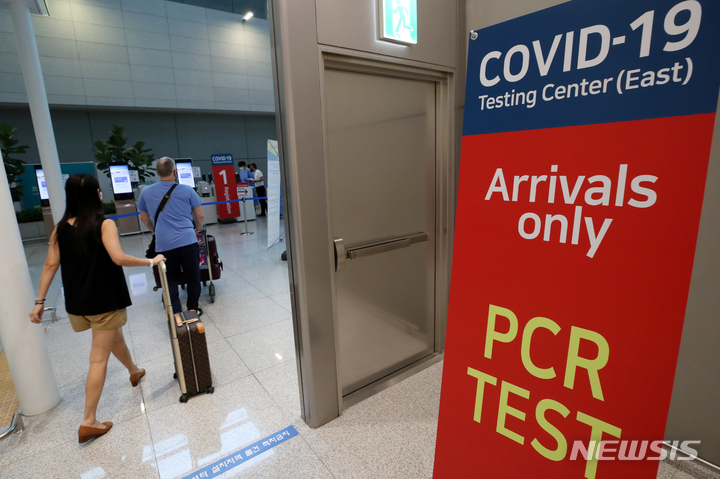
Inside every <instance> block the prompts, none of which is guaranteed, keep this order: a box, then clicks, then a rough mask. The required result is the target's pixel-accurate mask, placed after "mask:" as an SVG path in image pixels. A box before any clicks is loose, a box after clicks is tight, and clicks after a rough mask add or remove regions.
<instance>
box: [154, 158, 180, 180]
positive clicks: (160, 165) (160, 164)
mask: <svg viewBox="0 0 720 479" xmlns="http://www.w3.org/2000/svg"><path fill="white" fill-rule="evenodd" d="M174 170H175V162H174V161H173V159H172V158H168V157H167V156H163V157H162V158H160V159H159V160H158V161H157V165H155V171H156V172H157V174H158V176H159V177H160V178H167V177H168V176H170V175H172V172H173V171H174Z"/></svg>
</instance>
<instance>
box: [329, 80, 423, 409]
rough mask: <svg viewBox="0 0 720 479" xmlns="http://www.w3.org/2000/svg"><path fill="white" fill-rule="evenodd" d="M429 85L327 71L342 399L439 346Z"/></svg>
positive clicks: (330, 188) (330, 183)
mask: <svg viewBox="0 0 720 479" xmlns="http://www.w3.org/2000/svg"><path fill="white" fill-rule="evenodd" d="M435 88H436V86H435V83H433V82H425V81H415V80H408V79H404V78H395V77H389V76H381V75H374V74H366V73H356V72H347V71H335V70H326V71H325V76H324V90H325V95H324V110H325V131H326V134H327V137H326V143H325V144H326V148H327V170H328V172H327V173H328V182H329V185H328V191H329V192H330V210H331V212H332V214H331V219H332V225H331V228H332V233H333V237H334V243H335V250H336V251H335V253H336V272H335V277H334V279H335V291H336V305H337V327H338V348H337V350H338V353H339V359H338V361H339V371H340V380H341V385H342V395H343V396H347V395H348V394H351V393H353V392H355V391H358V390H359V389H361V388H364V387H366V386H368V385H371V384H372V383H374V382H375V381H378V380H380V379H382V378H383V377H385V376H387V375H389V374H392V373H394V372H396V371H398V370H400V369H402V368H404V367H406V366H409V365H410V364H412V363H414V362H416V361H418V360H420V359H422V358H424V357H426V356H429V355H431V354H433V352H434V349H435V129H436V118H435Z"/></svg>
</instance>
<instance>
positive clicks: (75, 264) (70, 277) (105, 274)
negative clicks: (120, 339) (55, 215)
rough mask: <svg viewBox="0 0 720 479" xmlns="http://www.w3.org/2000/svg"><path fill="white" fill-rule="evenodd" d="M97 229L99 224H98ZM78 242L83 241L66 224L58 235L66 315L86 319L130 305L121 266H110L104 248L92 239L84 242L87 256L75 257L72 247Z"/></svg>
mask: <svg viewBox="0 0 720 479" xmlns="http://www.w3.org/2000/svg"><path fill="white" fill-rule="evenodd" d="M100 228H102V223H99V224H98V229H100ZM97 237H100V231H98V232H97ZM80 241H83V239H82V238H80V237H79V235H78V233H77V230H76V229H75V228H74V227H73V226H72V225H70V224H68V225H67V226H66V227H65V228H63V230H62V232H61V233H58V245H59V247H60V266H61V267H62V282H63V288H64V289H65V309H66V310H67V312H68V313H70V314H75V315H78V316H89V315H93V314H103V313H109V312H111V311H115V310H118V309H123V308H126V307H128V306H130V305H131V304H132V301H131V300H130V293H129V292H128V288H127V283H126V282H125V275H124V274H123V269H122V266H118V265H116V264H115V263H113V261H112V259H110V255H109V254H108V252H107V250H106V249H105V246H103V244H102V243H101V242H98V241H96V240H95V239H91V240H90V241H89V242H88V249H87V253H86V254H84V255H83V257H79V253H78V252H77V248H76V247H75V244H76V243H77V242H80Z"/></svg>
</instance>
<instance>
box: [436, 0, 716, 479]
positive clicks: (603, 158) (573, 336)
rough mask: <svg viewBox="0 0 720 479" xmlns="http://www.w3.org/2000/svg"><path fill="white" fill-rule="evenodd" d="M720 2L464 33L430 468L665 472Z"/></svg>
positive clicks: (654, 3) (555, 16)
mask: <svg viewBox="0 0 720 479" xmlns="http://www.w3.org/2000/svg"><path fill="white" fill-rule="evenodd" d="M719 18H720V4H718V3H717V2H713V1H701V0H697V1H696V0H690V1H679V0H635V1H633V2H627V1H624V0H622V1H620V0H598V1H596V2H579V1H577V2H568V3H564V4H562V5H559V6H557V7H554V8H552V9H548V10H544V11H542V12H538V13H536V14H533V15H527V16H525V17H522V18H518V19H516V20H513V21H510V22H506V23H504V24H499V25H495V26H492V27H489V28H487V29H484V30H480V31H477V32H474V33H473V34H472V36H471V37H470V44H469V45H470V46H469V50H468V79H467V96H466V101H465V121H464V125H463V129H464V131H463V142H462V155H461V169H460V184H459V194H458V209H457V216H456V233H455V246H454V253H453V270H452V289H451V293H450V308H449V315H448V329H447V339H446V350H445V364H444V369H443V384H442V395H441V402H440V416H439V425H438V437H437V447H436V456H435V471H434V477H436V478H441V479H442V478H454V477H473V478H475V477H478V478H482V477H487V478H492V479H495V478H503V479H505V478H518V479H519V478H522V479H525V478H528V477H532V478H547V479H556V478H563V479H568V478H587V479H594V478H600V479H617V478H623V479H630V478H632V479H638V478H640V479H651V478H652V479H654V478H655V477H656V474H657V469H658V463H659V459H660V458H662V457H664V456H665V452H664V451H663V450H662V440H663V439H664V435H665V423H666V419H667V415H668V410H669V406H670V398H671V395H672V388H673V379H674V374H675V367H676V362H677V356H678V351H679V346H680V338H681V335H682V329H683V320H684V317H685V308H686V302H687V297H688V290H689V286H690V279H691V273H692V268H693V258H694V252H695V243H696V239H697V232H698V225H699V221H700V211H701V208H702V202H703V192H704V188H705V181H706V174H707V166H708V159H709V155H710V146H711V141H712V133H713V127H714V123H715V110H716V105H717V97H718V82H719V79H720V69H719V68H718V62H717V59H716V58H715V53H714V52H715V51H716V50H717V46H718V45H720V36H719V35H718V32H720V29H719V28H718V26H717V25H718V19H719ZM653 25H654V27H653ZM681 33H682V34H683V35H681ZM677 439H680V440H692V439H695V438H677ZM686 450H687V449H686ZM688 452H690V453H691V454H692V453H693V452H695V450H694V449H692V448H689V451H688Z"/></svg>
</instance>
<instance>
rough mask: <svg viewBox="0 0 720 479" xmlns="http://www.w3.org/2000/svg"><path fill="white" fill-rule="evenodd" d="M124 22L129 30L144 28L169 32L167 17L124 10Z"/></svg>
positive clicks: (148, 30)
mask: <svg viewBox="0 0 720 479" xmlns="http://www.w3.org/2000/svg"><path fill="white" fill-rule="evenodd" d="M122 16H123V24H124V26H125V28H126V29H127V30H143V31H146V32H154V33H169V30H168V23H167V18H165V17H161V16H158V15H146V14H144V13H136V12H122Z"/></svg>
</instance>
